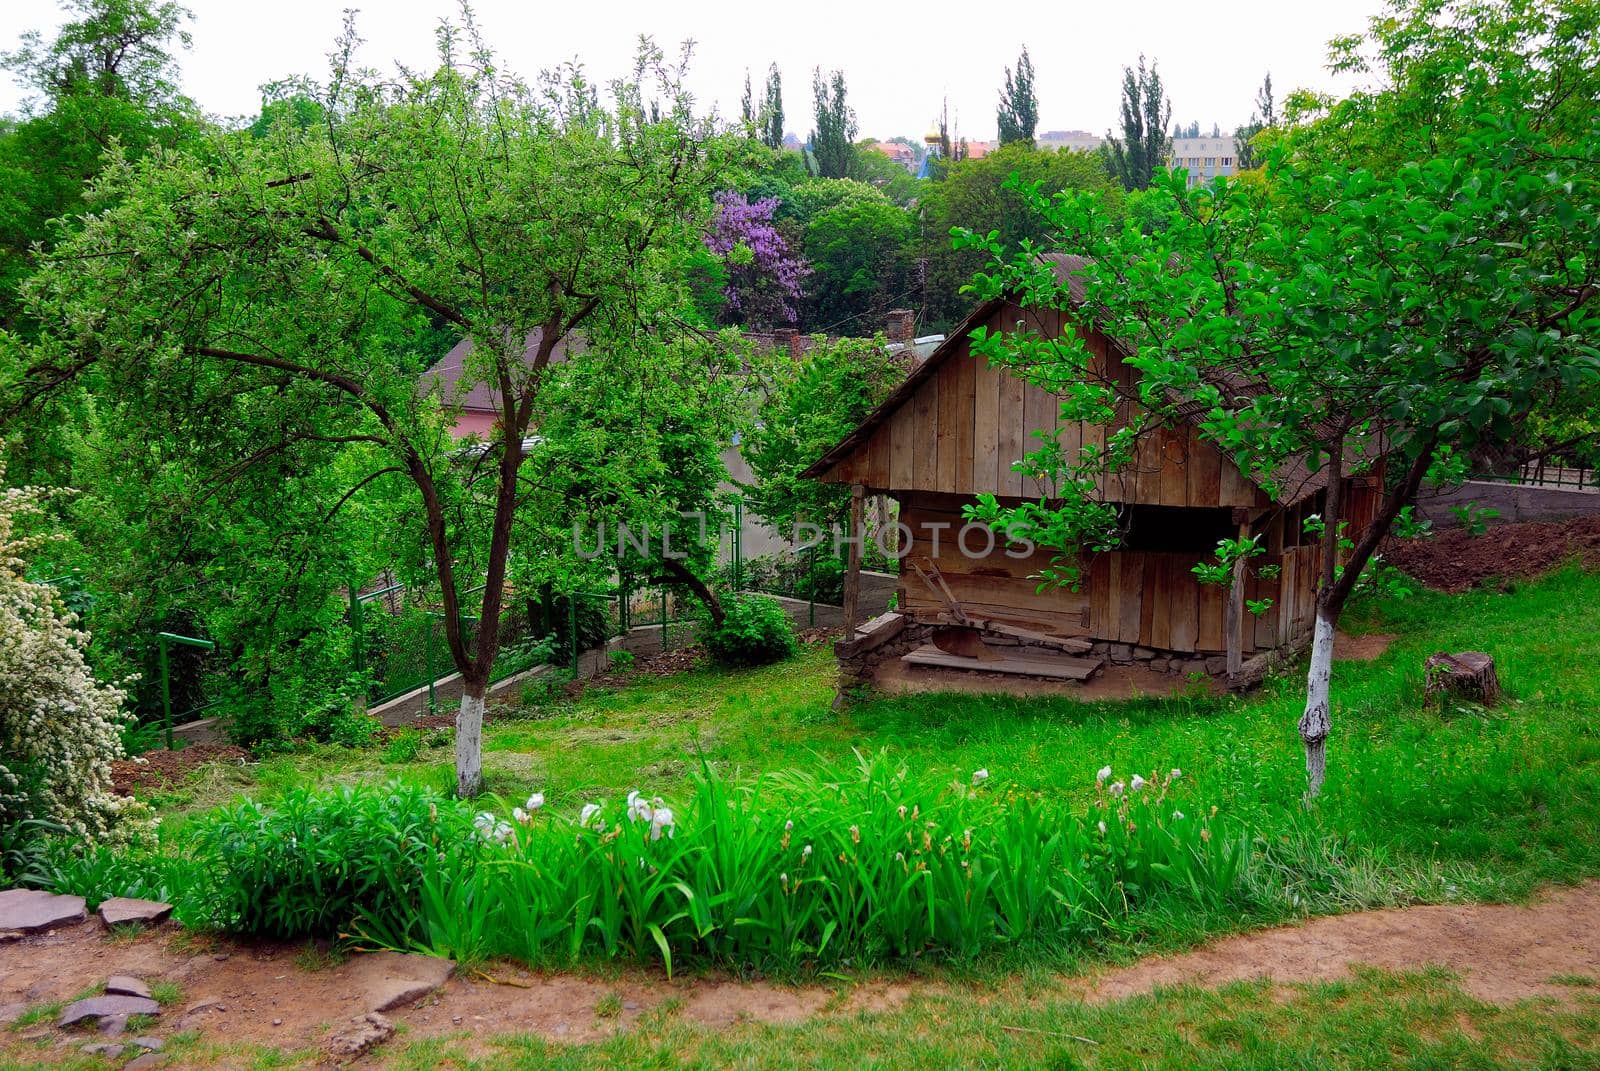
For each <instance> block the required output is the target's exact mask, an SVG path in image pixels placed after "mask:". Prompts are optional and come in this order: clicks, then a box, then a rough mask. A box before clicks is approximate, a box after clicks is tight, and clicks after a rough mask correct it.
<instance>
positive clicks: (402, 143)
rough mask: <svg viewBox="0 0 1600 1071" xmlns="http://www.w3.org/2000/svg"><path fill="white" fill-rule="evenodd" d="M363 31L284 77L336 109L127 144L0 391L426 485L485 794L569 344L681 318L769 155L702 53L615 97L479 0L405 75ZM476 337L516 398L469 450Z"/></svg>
mask: <svg viewBox="0 0 1600 1071" xmlns="http://www.w3.org/2000/svg"><path fill="white" fill-rule="evenodd" d="M357 45H358V42H357V39H356V37H355V34H354V30H353V28H351V27H347V30H346V34H345V36H344V38H343V39H342V40H341V42H340V47H339V48H338V49H337V50H336V52H335V57H334V62H333V69H332V72H331V76H330V78H329V80H328V82H327V83H326V84H325V85H319V84H314V83H312V82H310V81H302V82H299V83H297V84H295V85H293V86H291V87H289V88H288V89H287V90H286V92H290V93H293V94H299V95H302V96H305V97H312V98H315V99H317V100H318V101H319V102H320V104H321V111H320V113H319V115H320V118H319V120H318V121H317V122H312V123H309V124H301V123H295V122H292V121H289V120H288V119H285V120H283V121H280V122H278V123H276V124H275V125H273V126H272V127H271V128H270V129H269V130H266V131H264V132H260V131H257V132H252V131H249V130H213V131H210V132H209V133H208V134H207V136H206V137H205V138H204V139H203V141H202V142H200V143H199V144H197V145H195V146H194V147H192V148H189V149H188V150H187V151H184V152H174V153H164V154H151V155H150V156H148V157H146V158H145V159H142V160H139V161H127V160H111V161H110V162H108V163H107V165H106V168H105V170H104V173H103V176H102V177H101V179H100V180H99V183H98V186H97V188H96V190H95V192H94V204H95V206H96V208H97V211H96V212H94V213H93V214H92V215H91V216H90V217H89V218H87V219H86V220H85V221H84V223H83V226H82V227H81V228H80V230H79V231H78V233H75V234H73V235H71V236H70V237H69V238H67V239H65V240H63V242H62V243H61V244H60V245H59V246H58V247H57V248H56V249H55V250H54V251H53V252H52V254H51V255H50V256H49V257H48V258H46V263H45V266H44V268H43V269H42V270H41V272H40V273H39V274H38V275H37V276H35V277H34V278H33V279H32V280H31V281H30V282H29V283H28V284H27V286H26V288H25V291H26V299H27V301H28V303H29V310H30V312H31V313H32V315H33V316H34V317H36V319H37V320H38V322H39V323H40V324H41V325H42V330H41V334H40V338H39V340H38V341H37V342H36V343H33V344H31V345H30V346H29V347H28V359H27V361H26V362H25V363H24V367H23V371H22V373H21V374H20V376H19V377H18V378H17V379H16V381H15V382H12V383H8V384H0V392H3V393H0V399H3V400H7V401H9V403H10V404H11V405H12V406H13V407H27V406H30V405H37V404H38V403H39V402H40V400H41V399H44V398H46V397H48V396H49V395H50V393H51V392H52V391H55V390H57V389H59V388H61V387H62V386H63V385H65V384H67V383H71V382H75V381H79V380H82V379H86V378H87V379H90V380H92V381H93V383H94V384H95V389H97V390H102V391H106V392H112V393H114V394H115V396H116V398H117V399H118V402H119V405H121V406H122V412H123V413H125V414H126V419H128V420H131V421H135V422H140V423H144V424H146V425H147V426H148V427H149V429H150V431H151V434H152V436H153V437H155V438H156V439H157V440H158V441H161V442H162V443H164V444H166V447H167V448H170V449H175V450H183V451H191V452H193V453H195V454H196V455H197V456H200V455H205V454H206V453H207V452H209V453H210V456H211V457H212V459H213V461H214V464H215V466H216V470H217V471H218V472H219V473H223V474H226V473H229V472H242V471H247V470H249V468H250V467H251V466H252V465H254V464H257V463H259V462H260V461H262V460H264V459H268V458H272V459H280V460H281V459H283V458H285V457H288V458H291V459H292V458H295V457H299V456H305V457H307V458H308V459H309V458H320V457H322V456H323V455H325V454H326V453H328V452H330V451H338V452H341V453H344V454H347V455H348V456H350V457H352V458H354V459H356V468H357V471H356V472H355V473H354V474H353V476H352V486H350V488H349V489H348V490H347V491H345V492H344V493H343V494H342V495H341V496H340V497H338V498H337V499H335V500H334V501H330V502H328V503H327V508H328V510H329V511H330V513H332V512H335V511H337V510H338V509H340V508H341V507H342V506H343V505H345V504H346V503H347V502H348V501H350V500H351V499H352V498H353V497H354V496H357V495H360V494H361V493H362V492H363V490H364V489H366V488H368V487H371V486H372V485H373V484H374V483H375V482H376V481H380V480H400V481H406V482H408V484H409V486H410V488H411V490H412V491H414V492H415V495H416V497H415V499H414V500H413V501H414V503H415V508H414V510H413V511H412V512H411V513H409V514H407V515H404V516H401V517H399V518H397V520H396V524H397V526H398V528H397V531H396V532H395V533H394V536H395V547H396V554H397V557H410V556H414V557H416V558H417V559H419V560H421V561H425V562H426V563H427V566H428V569H429V570H430V571H431V573H432V579H433V582H434V588H435V590H436V593H437V599H438V606H439V610H440V616H441V617H442V620H443V627H444V635H445V644H446V647H447V648H448V650H449V652H450V658H451V660H452V662H453V663H454V665H455V668H456V669H457V670H458V671H459V672H460V674H461V678H462V681H463V698H462V701H461V707H460V713H459V715H458V719H457V736H456V770H457V788H458V791H459V792H460V793H461V794H462V795H474V794H476V793H477V792H478V791H480V790H481V787H482V784H483V774H482V756H481V732H482V721H483V711H484V700H485V697H486V694H487V688H488V683H489V680H490V675H491V673H492V671H493V667H494V662H495V658H496V655H497V653H498V643H499V627H498V626H499V622H500V618H501V613H502V610H503V603H504V598H505V592H506V580H507V573H508V560H509V558H510V555H511V552H512V543H513V529H514V526H515V524H516V515H517V512H518V510H519V509H520V508H522V507H523V506H524V505H525V504H526V503H527V501H528V499H529V495H528V492H527V488H526V487H525V485H524V478H523V473H522V471H521V469H522V461H523V459H524V457H525V453H526V444H527V443H528V442H529V441H531V440H533V439H537V437H538V434H539V428H540V426H541V423H542V422H543V419H544V416H545V411H544V408H543V407H544V397H543V386H544V385H545V384H546V382H547V381H548V379H549V375H550V370H551V367H552V362H553V361H556V360H558V359H559V356H560V354H561V353H562V352H563V351H564V350H565V348H566V347H567V346H568V344H570V343H572V342H573V340H574V339H575V337H576V336H577V334H578V333H580V332H581V334H582V336H583V337H582V348H583V349H584V351H585V353H586V354H587V355H588V358H589V359H590V360H593V359H594V357H595V355H597V354H598V355H604V354H607V353H622V352H626V351H627V349H628V347H629V346H630V343H631V341H632V340H636V339H638V338H639V337H640V336H641V335H642V334H646V333H652V332H664V331H676V330H678V329H679V327H678V325H679V324H680V322H681V321H680V320H679V310H682V309H686V308H690V307H692V305H691V296H690V293H689V287H688V273H687V269H686V265H687V264H688V263H689V262H690V261H691V260H692V259H693V258H694V257H696V256H698V255H699V246H700V242H701V236H702V234H703V232H704V227H705V223H706V220H707V218H708V216H709V213H710V208H711V194H712V193H713V192H714V191H716V190H719V189H724V188H726V187H727V186H728V185H729V184H730V181H731V180H732V177H733V176H732V175H731V174H730V169H731V168H732V167H733V165H734V163H735V161H736V159H737V156H738V154H739V153H741V152H743V151H744V150H743V149H742V148H741V147H740V142H741V141H742V139H738V138H736V137H733V136H731V135H729V134H727V133H726V132H724V131H722V130H721V129H720V128H719V127H718V126H717V125H716V124H715V123H714V122H713V121H712V120H710V119H705V118H697V117H696V116H695V115H694V114H693V113H692V111H691V99H690V96H689V94H688V93H687V92H686V91H685V90H684V89H683V88H682V79H683V74H684V70H683V64H682V63H678V64H669V63H668V62H666V61H665V59H664V58H663V56H662V54H661V53H660V52H659V50H657V49H656V48H655V47H654V46H653V45H651V44H650V43H649V42H648V41H646V42H643V43H642V44H641V48H640V52H639V57H638V63H637V65H636V68H635V70H634V72H633V75H632V76H631V77H630V78H628V79H624V80H619V81H617V82H615V83H613V84H611V85H610V87H609V93H608V95H607V98H608V99H607V100H606V102H605V103H602V96H601V93H600V92H599V91H598V90H597V89H596V87H594V86H592V85H591V84H590V83H589V82H588V81H587V80H586V79H585V77H584V74H583V72H582V70H581V69H580V68H576V67H570V66H569V67H566V68H563V69H561V70H559V71H557V72H554V73H549V74H546V75H544V76H543V77H542V78H540V79H539V80H537V81H536V82H534V83H531V84H530V83H527V82H524V81H522V80H520V79H517V78H515V77H513V76H511V75H508V74H507V73H505V72H504V71H502V70H501V69H500V68H499V67H498V65H497V60H496V57H495V56H494V55H493V53H492V52H491V51H490V50H489V48H488V47H487V46H486V45H485V44H484V39H483V37H482V36H481V35H480V34H479V32H478V30H477V28H476V26H475V25H474V24H473V23H472V20H471V16H470V12H466V11H465V9H464V14H463V17H462V21H461V22H459V23H446V24H444V25H442V26H441V28H440V29H439V31H438V61H437V64H436V66H434V67H433V69H432V70H428V71H420V72H419V71H413V70H400V71H398V72H396V73H395V74H392V75H380V74H378V73H376V72H373V71H370V70H368V69H365V68H362V67H360V66H358V65H357V63H356V62H355V60H354V56H355V52H356V49H357ZM459 337H466V338H469V339H471V341H472V343H473V347H474V348H473V351H472V353H471V354H470V355H469V356H468V357H467V358H466V367H465V370H464V374H463V376H462V383H463V393H464V390H465V386H466V385H468V384H470V383H472V382H479V383H486V384H487V385H488V386H489V387H490V388H491V389H492V391H493V394H494V404H495V406H496V409H497V419H496V422H495V426H494V427H493V429H492V431H490V432H489V433H488V434H487V436H486V441H485V442H483V443H482V444H481V449H479V450H477V451H475V452H467V453H464V452H463V451H462V450H460V449H459V448H458V447H457V445H456V444H455V443H454V442H453V441H452V439H451V436H450V427H451V425H452V423H453V419H454V413H455V412H456V411H457V410H458V408H459V406H460V404H461V402H462V401H463V398H462V397H459V396H456V397H444V398H439V397H437V396H435V395H434V394H432V393H430V392H429V391H427V390H425V389H422V387H421V385H420V381H421V379H422V374H423V372H424V370H425V369H426V368H427V367H428V366H429V365H430V364H431V363H432V362H433V360H434V359H435V358H436V357H437V355H438V354H439V353H441V352H442V350H443V348H444V346H447V345H448V342H449V341H450V340H453V339H454V338H459ZM441 339H443V340H444V346H441V344H440V342H441ZM619 374H623V373H619ZM480 581H482V587H481V591H482V596H481V599H480V600H479V601H478V604H477V605H476V606H475V607H468V606H466V605H464V604H463V600H462V593H463V592H464V591H465V590H467V589H471V588H473V587H476V586H477V585H478V583H479V582H480ZM469 612H472V614H473V616H475V618H476V620H477V628H476V632H475V633H474V632H472V630H470V629H469V628H467V627H466V625H465V622H464V618H465V617H466V616H467V614H468V613H469Z"/></svg>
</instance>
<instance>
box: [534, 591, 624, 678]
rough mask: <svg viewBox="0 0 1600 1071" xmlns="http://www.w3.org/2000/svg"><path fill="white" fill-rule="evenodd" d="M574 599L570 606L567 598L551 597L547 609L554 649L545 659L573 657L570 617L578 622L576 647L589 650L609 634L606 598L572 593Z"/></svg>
mask: <svg viewBox="0 0 1600 1071" xmlns="http://www.w3.org/2000/svg"><path fill="white" fill-rule="evenodd" d="M572 601H573V602H574V603H576V605H575V606H574V607H572V608H571V609H570V610H569V608H568V605H567V603H568V600H567V599H566V598H557V599H555V600H554V602H553V604H552V606H551V611H550V628H551V630H552V635H554V637H555V643H554V645H553V649H552V650H551V653H550V654H549V656H548V658H547V660H548V661H555V662H562V663H565V662H566V661H567V660H568V659H569V658H571V657H572V638H571V631H572V618H573V617H576V618H577V623H578V650H579V651H590V650H593V649H594V648H596V647H600V646H602V645H604V644H605V642H606V641H607V640H609V639H610V638H611V635H612V627H611V611H610V607H609V605H608V603H607V600H605V599H601V598H596V597H594V596H590V595H576V596H573V598H572Z"/></svg>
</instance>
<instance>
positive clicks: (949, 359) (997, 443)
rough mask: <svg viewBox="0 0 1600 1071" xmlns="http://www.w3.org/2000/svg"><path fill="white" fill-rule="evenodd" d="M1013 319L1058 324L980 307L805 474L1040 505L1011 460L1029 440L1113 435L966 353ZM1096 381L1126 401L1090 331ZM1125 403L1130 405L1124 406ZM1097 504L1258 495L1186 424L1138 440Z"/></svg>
mask: <svg viewBox="0 0 1600 1071" xmlns="http://www.w3.org/2000/svg"><path fill="white" fill-rule="evenodd" d="M1019 321H1026V322H1027V323H1028V324H1029V326H1031V327H1032V328H1033V329H1035V330H1037V331H1039V332H1040V333H1041V334H1044V335H1047V336H1050V337H1054V336H1055V335H1058V334H1060V332H1061V329H1062V324H1063V317H1062V315H1061V314H1060V313H1059V312H1056V311H1054V310H1034V309H1023V308H1022V307H1020V306H1018V305H1016V304H1015V303H1012V302H1003V303H1002V302H992V303H990V305H988V306H985V307H984V308H983V309H980V310H979V315H975V316H974V317H972V318H969V320H968V321H967V322H966V323H964V324H963V325H962V326H961V328H960V329H958V331H957V332H956V333H955V334H954V335H953V336H952V337H951V338H950V340H949V341H947V342H946V343H945V344H944V345H943V346H941V347H940V349H939V351H938V352H936V353H935V354H934V355H933V356H931V357H930V358H929V359H928V365H927V366H925V367H923V368H919V369H917V370H915V371H914V372H913V373H912V375H911V376H910V377H908V380H907V382H906V384H905V385H904V386H903V387H902V388H901V390H899V391H896V393H895V394H894V395H893V396H891V397H890V399H889V400H888V401H887V402H885V405H884V408H883V409H880V410H879V412H877V413H875V414H874V415H873V417H872V418H870V419H869V420H868V422H867V423H866V424H864V425H863V427H862V429H861V430H862V431H863V432H865V433H866V434H863V435H860V436H858V437H853V438H855V439H856V441H854V442H851V440H850V439H847V440H845V442H843V443H841V444H840V446H839V447H836V448H835V449H834V451H832V452H831V453H830V455H829V458H831V459H832V460H831V464H830V463H829V459H828V458H825V459H824V461H823V462H821V463H819V464H818V465H816V466H813V468H812V469H811V470H810V472H811V474H812V475H814V476H815V477H816V478H817V479H819V480H821V481H823V482H825V483H848V484H854V483H859V484H863V485H864V486H865V487H867V488H868V489H869V490H871V491H876V492H886V493H890V494H896V493H899V492H904V491H924V492H933V493H943V494H957V495H966V496H971V495H977V494H983V493H989V494H994V495H997V496H999V497H1001V498H1040V497H1044V495H1045V494H1046V493H1047V491H1048V489H1047V488H1042V487H1040V486H1039V484H1038V482H1037V481H1035V480H1033V479H1032V478H1030V477H1025V476H1024V475H1023V474H1022V473H1020V472H1015V471H1013V470H1012V468H1011V465H1012V463H1013V462H1015V461H1017V460H1020V459H1021V458H1022V457H1023V455H1025V454H1027V453H1029V452H1030V451H1032V450H1034V449H1036V448H1037V447H1038V445H1039V440H1038V439H1037V438H1036V436H1035V433H1036V432H1041V431H1044V432H1054V431H1056V430H1057V429H1058V427H1059V428H1060V432H1061V434H1060V438H1061V444H1062V447H1063V449H1065V450H1066V451H1068V452H1069V453H1071V452H1075V451H1076V450H1078V449H1079V448H1080V447H1082V446H1083V445H1084V444H1086V443H1104V442H1105V438H1106V435H1107V433H1108V432H1110V431H1114V430H1115V428H1116V427H1119V426H1121V424H1122V421H1117V422H1114V423H1112V424H1111V425H1102V424H1094V423H1089V422H1086V421H1074V422H1068V423H1066V424H1064V425H1063V424H1062V423H1061V421H1060V403H1059V400H1058V399H1057V397H1056V396H1055V395H1053V394H1051V393H1049V392H1047V391H1045V390H1044V389H1043V388H1041V387H1038V386H1036V385H1034V384H1032V383H1028V382H1026V381H1024V380H1023V379H1022V378H1021V377H1019V376H1017V375H1016V374H1014V373H1012V372H1011V371H1009V370H1008V369H1003V368H993V367H991V366H990V365H989V362H988V361H986V360H984V359H983V358H981V357H975V356H973V354H972V346H971V340H970V338H969V336H970V334H971V332H972V331H973V330H974V329H975V328H977V327H978V326H984V327H987V328H988V329H989V330H990V331H996V332H997V331H1009V330H1015V328H1016V326H1017V324H1018V323H1019ZM1086 341H1087V344H1088V346H1089V349H1090V351H1091V352H1092V353H1093V354H1094V371H1095V373H1096V374H1097V375H1100V376H1105V377H1107V378H1108V379H1112V380H1115V381H1116V382H1118V383H1119V384H1120V385H1121V386H1123V387H1124V388H1127V393H1128V395H1129V396H1131V395H1132V393H1133V391H1132V388H1133V384H1134V377H1135V375H1136V373H1135V371H1134V369H1132V368H1130V367H1129V366H1128V365H1126V364H1125V363H1124V362H1123V360H1122V356H1121V353H1120V351H1119V350H1118V349H1117V348H1116V347H1115V346H1114V345H1112V344H1111V343H1110V341H1109V340H1108V339H1106V338H1105V337H1104V336H1103V335H1100V334H1098V333H1096V332H1089V333H1088V334H1087V336H1086ZM1126 404H1127V405H1132V404H1133V403H1131V402H1128V403H1126ZM1104 479H1106V480H1108V481H1109V486H1102V487H1101V488H1100V490H1101V493H1102V494H1103V495H1104V497H1105V499H1106V500H1107V501H1111V502H1128V503H1143V504H1147V505H1161V506H1197V507H1218V506H1226V507H1233V506H1238V507H1264V506H1267V505H1270V504H1271V500H1270V499H1269V498H1268V496H1267V494H1266V493H1265V492H1264V491H1262V490H1261V489H1260V488H1258V487H1257V486H1256V485H1255V484H1254V483H1253V482H1252V481H1250V480H1249V479H1248V478H1247V477H1246V476H1245V475H1244V474H1243V473H1242V472H1241V471H1240V470H1239V467H1238V466H1237V465H1236V464H1234V462H1233V461H1232V460H1231V459H1230V458H1228V457H1226V456H1225V455H1224V454H1223V453H1222V451H1220V450H1219V449H1218V448H1217V447H1216V446H1214V445H1212V444H1211V443H1208V442H1206V441H1205V440H1203V439H1202V438H1201V436H1200V434H1199V432H1198V431H1197V430H1196V429H1195V428H1194V427H1193V426H1192V425H1189V424H1184V425H1183V426H1182V427H1179V428H1159V429H1156V430H1155V431H1154V432H1153V433H1151V434H1147V435H1145V436H1143V437H1142V438H1141V440H1140V443H1139V448H1138V454H1137V456H1136V457H1135V459H1134V461H1133V463H1132V464H1131V465H1129V466H1128V468H1127V469H1125V470H1124V471H1122V472H1119V473H1116V474H1114V475H1112V476H1110V477H1107V478H1104Z"/></svg>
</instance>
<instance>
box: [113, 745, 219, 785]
mask: <svg viewBox="0 0 1600 1071" xmlns="http://www.w3.org/2000/svg"><path fill="white" fill-rule="evenodd" d="M249 761H250V753H249V752H248V751H246V750H245V749H244V748H242V747H233V746H232V745H230V744H190V745H189V746H188V747H186V748H181V749H179V750H177V751H167V750H166V749H164V748H162V749H159V750H156V751H147V752H145V753H144V754H143V755H139V756H137V757H135V758H131V759H118V760H116V761H115V762H113V763H112V764H111V780H112V784H113V785H114V786H115V787H116V790H117V792H118V793H119V794H121V795H124V796H129V795H132V794H133V793H134V791H135V790H140V789H142V790H146V791H148V790H149V789H153V788H155V789H159V788H167V787H170V786H172V785H177V784H182V783H183V780H184V778H186V777H187V776H188V775H189V774H190V773H191V772H192V771H194V770H197V769H199V768H200V767H202V766H204V765H206V764H207V763H212V762H230V763H234V764H237V765H243V764H244V763H246V762H249Z"/></svg>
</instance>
